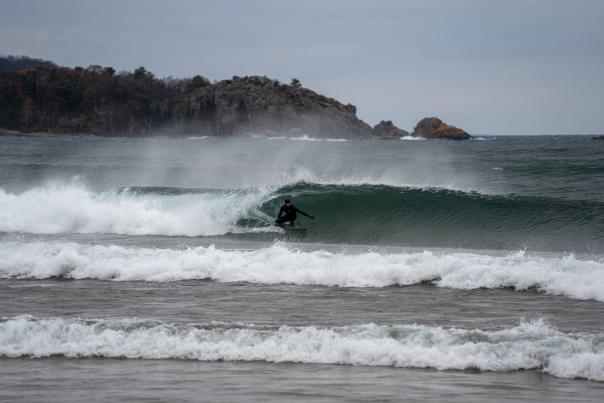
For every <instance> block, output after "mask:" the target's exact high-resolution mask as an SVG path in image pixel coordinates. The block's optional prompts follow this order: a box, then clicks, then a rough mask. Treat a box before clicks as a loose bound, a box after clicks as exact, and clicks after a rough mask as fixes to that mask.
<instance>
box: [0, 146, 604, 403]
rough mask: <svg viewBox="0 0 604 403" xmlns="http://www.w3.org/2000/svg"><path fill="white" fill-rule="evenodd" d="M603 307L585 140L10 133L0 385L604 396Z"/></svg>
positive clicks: (325, 394) (216, 396)
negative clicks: (286, 220) (295, 211)
mask: <svg viewBox="0 0 604 403" xmlns="http://www.w3.org/2000/svg"><path fill="white" fill-rule="evenodd" d="M286 197H289V198H291V199H293V201H294V203H295V204H296V206H297V207H298V208H300V209H302V210H304V211H307V212H308V213H310V214H313V215H314V216H316V219H315V220H310V219H307V218H306V217H300V218H299V222H300V223H302V224H303V225H304V226H305V227H307V228H308V229H307V231H301V232H284V231H283V230H281V229H279V228H277V227H274V226H273V225H272V220H273V219H274V216H275V214H276V212H277V211H278V208H279V205H280V203H281V202H282V200H283V199H284V198H286ZM603 307H604V142H598V141H593V140H591V139H590V138H589V137H588V136H538V137H523V136H518V137H507V136H502V137H484V138H481V139H478V140H473V141H467V142H449V141H352V140H349V141H329V140H320V139H312V138H310V137H308V136H306V137H304V136H303V137H299V138H295V139H288V138H285V137H266V136H262V135H256V136H252V137H241V138H233V139H216V138H209V137H190V138H186V139H185V138H183V139H171V138H162V137H157V138H141V139H136V138H129V139H124V138H102V137H87V136H83V137H73V136H64V137H10V136H5V137H0V386H1V387H0V400H2V401H14V400H21V401H51V402H54V401H56V402H70V401H73V402H79V401H82V400H84V399H85V400H88V401H108V400H111V401H217V400H220V401H236V402H247V401H276V402H277V401H278V402H281V401H304V400H309V399H312V400H316V401H397V400H403V399H404V400H409V401H413V400H422V401H423V400H433V401H464V402H467V401H476V402H481V401H485V400H487V399H488V400H490V401H506V400H509V399H510V398H513V399H514V400H520V401H545V400H547V401H581V402H591V401H601V399H602V396H604V311H603V309H602V308H603Z"/></svg>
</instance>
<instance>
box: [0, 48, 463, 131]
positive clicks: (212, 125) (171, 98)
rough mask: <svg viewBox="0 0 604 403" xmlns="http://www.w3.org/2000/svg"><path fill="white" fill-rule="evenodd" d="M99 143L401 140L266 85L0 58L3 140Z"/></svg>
mask: <svg viewBox="0 0 604 403" xmlns="http://www.w3.org/2000/svg"><path fill="white" fill-rule="evenodd" d="M2 132H4V133H19V132H20V133H61V134H80V133H86V134H97V135H105V136H144V135H153V134H164V135H175V136H178V135H214V136H229V135H236V134H243V133H250V132H251V133H271V132H274V133H286V134H288V133H289V134H309V135H313V136H323V137H347V138H400V137H404V136H408V135H409V133H407V132H406V131H404V130H402V129H399V128H398V127H396V126H395V125H394V124H392V122H390V121H382V122H380V123H379V124H377V125H375V126H374V127H371V126H369V125H368V124H367V123H365V122H363V121H362V120H361V119H359V118H358V117H357V116H356V107H355V106H354V105H351V104H347V105H344V104H342V103H340V102H338V101H337V100H335V99H333V98H329V97H325V96H323V95H320V94H317V93H316V92H314V91H312V90H309V89H307V88H304V87H303V86H302V85H301V83H300V81H299V80H297V79H292V81H291V83H290V84H284V83H281V82H279V81H277V80H272V79H270V78H267V77H264V76H246V77H237V76H235V77H233V78H231V79H228V80H222V81H218V82H213V83H212V82H210V81H209V80H208V79H207V78H205V77H203V76H201V75H196V76H194V77H193V78H185V79H173V78H163V79H158V78H157V77H155V75H154V74H153V73H152V72H150V71H148V70H147V69H145V68H144V67H139V68H137V69H136V70H134V71H133V72H119V73H118V72H116V71H115V70H114V69H113V68H111V67H102V66H98V65H92V66H89V67H87V68H82V67H75V68H68V67H61V66H58V65H56V64H54V63H52V62H49V61H46V60H41V59H32V58H29V57H24V56H21V57H15V56H8V57H0V133H2ZM412 135H414V136H421V137H426V138H447V139H468V138H471V136H470V135H469V134H467V133H466V132H465V131H463V130H461V129H458V128H456V127H454V126H450V125H447V124H445V123H443V122H442V121H441V120H440V119H438V118H425V119H423V120H422V121H420V122H419V123H418V125H417V126H416V128H415V130H414V132H413V133H412Z"/></svg>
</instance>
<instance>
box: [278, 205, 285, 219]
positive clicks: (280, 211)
mask: <svg viewBox="0 0 604 403" xmlns="http://www.w3.org/2000/svg"><path fill="white" fill-rule="evenodd" d="M283 211H284V208H283V206H281V208H280V209H279V214H277V218H281V216H282V215H283Z"/></svg>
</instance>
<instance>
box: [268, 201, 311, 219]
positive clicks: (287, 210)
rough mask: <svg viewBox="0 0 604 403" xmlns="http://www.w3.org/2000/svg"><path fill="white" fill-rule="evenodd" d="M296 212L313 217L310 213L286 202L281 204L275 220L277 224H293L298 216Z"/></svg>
mask: <svg viewBox="0 0 604 403" xmlns="http://www.w3.org/2000/svg"><path fill="white" fill-rule="evenodd" d="M297 213H300V214H302V215H305V216H306V217H309V218H314V217H313V216H311V215H310V214H306V213H305V212H304V211H302V210H298V209H297V208H296V207H295V206H294V205H293V204H290V205H289V206H288V205H287V204H284V205H283V206H281V210H279V215H278V216H277V219H276V220H275V222H276V223H277V224H283V223H286V222H289V223H291V224H293V223H294V221H296V218H298V214H297Z"/></svg>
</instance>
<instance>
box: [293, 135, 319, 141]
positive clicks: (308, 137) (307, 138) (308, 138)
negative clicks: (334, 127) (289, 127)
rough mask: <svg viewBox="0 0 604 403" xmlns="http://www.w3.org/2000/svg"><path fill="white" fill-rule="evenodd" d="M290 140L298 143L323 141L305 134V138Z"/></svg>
mask: <svg viewBox="0 0 604 403" xmlns="http://www.w3.org/2000/svg"><path fill="white" fill-rule="evenodd" d="M290 140H297V141H323V139H318V138H315V137H310V136H309V135H308V134H305V135H303V136H300V137H290Z"/></svg>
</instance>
